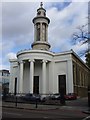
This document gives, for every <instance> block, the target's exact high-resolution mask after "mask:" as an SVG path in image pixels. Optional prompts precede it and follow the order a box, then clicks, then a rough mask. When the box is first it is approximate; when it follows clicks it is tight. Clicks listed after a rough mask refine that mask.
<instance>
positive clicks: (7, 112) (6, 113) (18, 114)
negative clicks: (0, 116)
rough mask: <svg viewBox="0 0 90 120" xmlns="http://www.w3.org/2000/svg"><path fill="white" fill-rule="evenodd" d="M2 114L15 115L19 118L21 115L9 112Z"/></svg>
mask: <svg viewBox="0 0 90 120" xmlns="http://www.w3.org/2000/svg"><path fill="white" fill-rule="evenodd" d="M3 113H4V114H10V115H17V116H21V115H22V114H18V113H9V112H3Z"/></svg>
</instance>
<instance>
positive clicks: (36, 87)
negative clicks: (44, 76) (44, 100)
mask: <svg viewBox="0 0 90 120" xmlns="http://www.w3.org/2000/svg"><path fill="white" fill-rule="evenodd" d="M33 93H34V94H39V76H34V90H33Z"/></svg>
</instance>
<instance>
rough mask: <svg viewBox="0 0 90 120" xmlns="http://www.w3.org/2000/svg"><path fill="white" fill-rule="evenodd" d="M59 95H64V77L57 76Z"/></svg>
mask: <svg viewBox="0 0 90 120" xmlns="http://www.w3.org/2000/svg"><path fill="white" fill-rule="evenodd" d="M58 83H59V84H58V85H59V86H58V88H59V93H63V94H66V75H58Z"/></svg>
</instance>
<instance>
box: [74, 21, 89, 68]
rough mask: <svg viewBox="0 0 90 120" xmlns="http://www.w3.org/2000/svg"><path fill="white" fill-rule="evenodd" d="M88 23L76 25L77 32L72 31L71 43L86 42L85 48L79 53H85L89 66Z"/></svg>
mask: <svg viewBox="0 0 90 120" xmlns="http://www.w3.org/2000/svg"><path fill="white" fill-rule="evenodd" d="M89 24H90V23H88V24H86V25H82V26H79V27H77V32H75V33H73V35H72V36H73V43H74V44H77V43H80V44H81V45H83V44H87V45H88V47H87V49H86V50H83V51H81V52H80V55H81V56H83V55H85V57H86V64H87V65H88V67H90V31H89V30H90V29H89V26H90V25H89Z"/></svg>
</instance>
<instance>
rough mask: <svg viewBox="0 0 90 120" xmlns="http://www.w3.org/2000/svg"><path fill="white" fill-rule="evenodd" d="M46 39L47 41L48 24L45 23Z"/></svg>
mask: <svg viewBox="0 0 90 120" xmlns="http://www.w3.org/2000/svg"><path fill="white" fill-rule="evenodd" d="M46 41H48V25H46Z"/></svg>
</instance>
